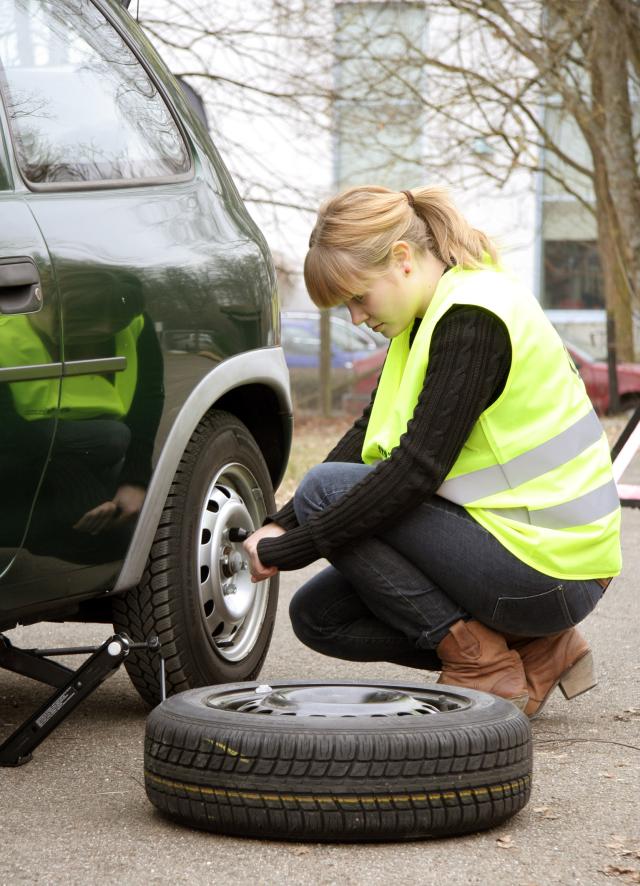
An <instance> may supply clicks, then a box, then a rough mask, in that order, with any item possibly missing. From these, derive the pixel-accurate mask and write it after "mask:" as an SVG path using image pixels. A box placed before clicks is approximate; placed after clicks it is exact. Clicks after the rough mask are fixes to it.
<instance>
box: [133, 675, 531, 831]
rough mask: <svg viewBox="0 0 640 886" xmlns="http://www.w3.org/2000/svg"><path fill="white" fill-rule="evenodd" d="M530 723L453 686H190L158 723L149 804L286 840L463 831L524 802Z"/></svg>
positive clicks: (153, 720) (158, 715) (151, 732)
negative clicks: (194, 687) (193, 687)
mask: <svg viewBox="0 0 640 886" xmlns="http://www.w3.org/2000/svg"><path fill="white" fill-rule="evenodd" d="M531 748H532V743H531V729H530V726H529V721H528V720H527V718H526V717H525V716H524V714H522V713H521V712H520V711H519V710H518V709H517V708H516V707H515V706H514V705H513V704H511V703H510V702H508V701H504V700H503V699H500V698H496V697H495V696H493V695H489V694H487V693H484V692H474V691H473V690H470V689H461V688H458V687H453V686H445V685H428V684H423V685H412V684H409V685H407V684H404V683H377V682H376V683H355V682H335V683H323V682H316V681H289V682H275V683H271V684H270V685H268V686H267V685H259V684H257V683H236V684H227V685H223V686H210V687H206V688H203V689H192V690H189V691H187V692H182V693H180V694H178V695H174V696H173V697H172V698H169V699H167V700H166V701H164V702H162V704H160V705H158V707H157V708H155V709H154V710H153V711H152V712H151V714H150V715H149V718H148V721H147V734H146V743H145V785H146V790H147V795H148V797H149V799H150V800H151V802H152V803H153V804H154V805H155V806H156V807H157V808H158V809H160V810H161V811H162V812H164V813H166V814H168V815H169V816H171V817H172V818H174V819H177V820H179V821H181V822H183V823H185V824H189V825H192V826H195V827H198V828H205V829H208V830H211V831H216V832H218V833H224V834H235V835H241V836H247V837H265V838H276V839H288V840H305V841H319V840H399V839H415V838H419V837H429V836H434V837H435V836H444V835H453V834H464V833H468V832H470V831H479V830H484V829H485V828H489V827H492V826H494V825H497V824H499V823H500V822H502V821H504V820H505V819H507V818H509V817H510V816H512V815H514V814H515V813H517V812H519V811H520V809H522V808H523V807H524V806H525V805H526V803H527V801H528V799H529V794H530V790H531V756H532V755H531Z"/></svg>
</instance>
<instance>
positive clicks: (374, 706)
mask: <svg viewBox="0 0 640 886" xmlns="http://www.w3.org/2000/svg"><path fill="white" fill-rule="evenodd" d="M204 704H205V705H206V706H207V707H210V708H215V709H216V710H226V711H233V712H234V713H239V714H247V715H252V716H257V715H262V716H277V717H322V718H328V717H331V718H336V717H337V718H341V719H342V718H347V717H349V718H359V719H373V718H377V717H385V718H395V717H407V716H411V717H422V716H425V715H434V714H443V713H451V712H452V711H461V710H466V709H467V708H469V707H470V705H471V700H470V699H468V698H466V697H465V696H464V695H453V694H452V693H449V692H447V691H446V690H444V689H443V690H440V689H437V690H431V689H424V690H422V689H417V688H416V687H402V686H399V687H388V686H379V685H376V684H373V683H360V684H343V683H325V684H318V685H312V686H296V685H295V684H279V685H277V686H270V685H268V684H263V685H261V686H257V687H249V688H247V689H232V690H229V691H228V692H223V693H220V694H218V695H210V696H208V697H207V698H205V699H204Z"/></svg>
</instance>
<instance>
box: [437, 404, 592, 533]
mask: <svg viewBox="0 0 640 886" xmlns="http://www.w3.org/2000/svg"><path fill="white" fill-rule="evenodd" d="M602 434H603V431H602V425H601V424H600V422H599V420H598V416H597V415H596V414H595V412H594V411H593V409H591V410H589V412H587V414H586V415H584V416H583V417H582V418H579V419H578V421H577V422H575V424H573V425H571V426H570V427H568V428H566V429H565V430H564V431H562V433H560V434H556V436H555V437H552V438H551V439H550V440H547V441H546V442H545V443H541V444H540V445H539V446H534V448H533V449H529V451H528V452H523V453H522V455H517V456H516V457H515V458H512V459H511V461H508V462H505V464H502V465H501V464H497V465H492V466H491V467H490V468H481V469H480V470H479V471H472V472H471V473H470V474H461V475H460V476H459V477H454V478H453V479H452V480H445V481H444V483H443V484H442V486H441V487H440V488H439V489H438V495H440V496H442V498H446V499H447V500H448V501H453V502H455V503H456V504H459V505H468V504H471V502H473V501H478V499H481V498H485V497H486V496H487V495H496V494H497V493H499V492H504V491H505V489H515V487H516V486H520V484H522V483H526V482H528V481H529V480H533V479H534V478H535V477H540V476H542V474H546V473H547V471H551V470H553V468H559V467H560V466H561V465H564V464H566V463H567V462H569V461H571V459H572V458H575V457H576V455H579V454H580V453H581V452H584V450H585V449H588V448H589V446H592V445H593V444H594V443H597V442H598V440H599V439H600V438H601V437H602ZM578 522H579V523H582V522H587V523H588V522H589V520H586V521H582V520H579V521H578ZM540 525H544V524H540Z"/></svg>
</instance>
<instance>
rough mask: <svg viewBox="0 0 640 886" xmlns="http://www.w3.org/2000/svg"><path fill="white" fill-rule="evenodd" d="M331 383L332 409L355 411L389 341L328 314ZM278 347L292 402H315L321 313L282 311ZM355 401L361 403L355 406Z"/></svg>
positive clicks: (307, 405) (370, 388) (300, 404)
mask: <svg viewBox="0 0 640 886" xmlns="http://www.w3.org/2000/svg"><path fill="white" fill-rule="evenodd" d="M330 322H331V386H332V391H333V406H334V408H336V409H344V408H345V407H346V408H348V409H349V411H360V409H361V408H362V407H364V406H365V405H366V404H367V403H368V402H369V399H370V397H371V392H372V391H373V389H374V387H375V384H376V381H377V378H378V376H379V374H380V371H381V368H382V364H383V363H384V359H385V356H386V352H387V347H388V342H387V340H386V339H384V338H382V343H381V341H380V338H381V337H380V336H378V335H376V334H375V333H373V332H372V331H371V330H369V329H367V328H366V327H362V326H354V325H353V323H351V322H350V321H349V320H346V319H345V318H344V317H340V316H336V315H335V314H334V313H332V314H331V321H330ZM281 326H282V346H283V348H284V353H285V358H286V361H287V366H288V367H289V372H290V376H291V388H292V392H293V396H294V399H295V402H296V405H297V406H298V407H299V408H301V409H304V408H317V406H318V405H319V396H320V395H319V371H320V315H319V313H318V312H317V311H285V312H283V313H282V317H281ZM359 404H360V407H359Z"/></svg>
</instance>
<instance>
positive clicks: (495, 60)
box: [142, 0, 640, 359]
mask: <svg viewBox="0 0 640 886" xmlns="http://www.w3.org/2000/svg"><path fill="white" fill-rule="evenodd" d="M407 7H412V8H414V9H415V10H417V11H418V12H419V13H420V14H421V16H422V20H423V21H424V22H426V21H427V19H428V20H429V22H430V25H429V41H427V42H425V41H423V40H422V34H421V33H419V32H418V31H417V30H416V31H414V32H413V33H412V32H411V31H407V28H406V27H402V26H401V25H399V24H398V22H399V19H398V18H397V16H396V17H395V18H394V15H393V13H394V11H395V12H399V11H400V10H402V9H403V8H407ZM239 9H241V15H238V10H239ZM142 12H143V14H144V13H146V17H143V19H142V22H143V25H144V26H145V28H146V29H147V31H148V32H149V33H150V34H151V35H152V36H153V38H154V39H155V40H157V41H159V42H160V43H162V44H164V46H165V47H166V48H167V49H168V50H169V51H171V52H172V53H173V58H174V59H175V60H176V62H177V64H174V69H175V70H176V72H177V73H180V74H182V75H183V76H186V77H188V78H191V79H193V81H194V84H195V85H196V86H197V87H199V88H203V90H204V93H205V96H206V98H207V100H208V103H209V107H210V108H212V114H211V119H212V122H213V129H214V135H215V137H216V140H217V141H218V142H219V144H220V146H221V148H222V151H223V154H225V155H226V156H227V157H235V164H234V169H233V171H234V174H235V175H236V177H237V178H238V179H239V180H240V182H241V185H242V188H243V191H244V196H245V198H246V199H247V200H249V201H254V202H255V203H260V204H262V205H263V206H271V207H272V209H273V212H274V213H278V212H279V211H280V210H281V209H290V208H292V207H294V208H295V207H297V208H299V209H301V210H302V211H304V212H306V213H309V212H312V211H313V209H314V208H315V206H316V205H317V201H318V196H319V192H320V191H321V189H322V188H321V185H318V183H317V182H306V181H304V180H301V179H300V178H296V177H295V176H294V174H293V171H292V172H291V173H289V172H288V171H285V172H284V173H282V172H281V173H280V175H279V176H278V174H277V171H276V170H275V168H274V167H272V166H271V163H270V159H271V158H270V157H269V156H268V153H265V152H264V146H263V145H262V144H261V143H251V142H249V143H247V141H246V140H243V139H241V138H239V137H238V136H234V134H233V132H234V130H233V128H232V127H229V126H226V121H227V119H228V118H237V117H238V115H239V114H241V115H244V117H245V120H246V119H247V118H249V119H250V120H252V121H253V122H254V124H255V126H256V127H257V128H259V127H260V126H262V125H263V124H264V125H267V124H268V125H269V126H271V127H272V128H273V129H278V128H283V127H286V129H287V131H288V132H291V133H293V134H294V137H296V138H301V137H304V139H305V140H306V143H307V144H308V146H309V151H310V152H312V151H313V150H314V149H315V145H316V144H320V145H323V146H324V147H323V150H325V151H326V148H327V145H328V142H327V139H328V137H329V136H328V133H330V132H332V131H333V132H334V133H335V132H336V125H337V123H339V125H340V126H342V127H343V131H344V118H345V113H344V112H345V109H346V119H347V120H350V121H352V122H353V129H354V138H355V140H356V142H357V140H358V138H361V137H362V138H364V137H365V136H363V135H362V133H365V134H366V133H368V135H369V137H370V138H371V139H373V140H375V139H376V138H377V137H379V139H380V141H384V144H385V151H383V152H378V155H377V156H375V157H374V156H373V154H371V157H372V159H371V164H370V167H369V174H368V177H369V179H370V180H372V179H374V178H377V179H378V180H380V179H383V180H384V178H385V177H387V178H388V176H389V164H393V163H395V162H398V163H399V164H400V168H404V169H405V171H406V170H407V169H411V168H412V166H411V163H408V164H407V159H408V158H407V151H408V150H409V149H410V141H411V139H408V140H407V142H406V144H403V142H402V140H401V139H400V140H397V139H396V140H395V141H394V140H392V139H387V140H386V141H385V138H384V137H385V132H386V133H388V132H389V131H390V130H391V129H394V131H395V132H399V131H401V130H402V128H403V127H404V128H405V129H406V131H407V132H409V133H411V132H412V130H411V121H412V120H415V118H416V114H417V113H418V110H419V113H420V115H421V117H420V121H421V126H422V127H423V129H424V131H425V132H426V133H427V138H426V140H425V141H424V144H423V145H422V156H421V161H420V166H419V169H420V170H421V175H420V178H418V176H417V174H416V176H415V178H414V180H413V181H408V182H405V184H404V185H403V186H410V185H412V184H417V183H418V181H419V180H420V179H425V178H434V177H435V178H438V179H445V180H447V181H449V182H451V183H452V184H456V185H462V186H464V187H467V188H468V187H477V186H479V185H482V186H484V187H485V189H486V186H487V185H490V186H491V187H492V188H493V189H497V190H501V189H505V188H507V187H508V186H511V184H512V183H513V181H514V179H516V178H517V177H518V176H521V175H522V174H524V173H532V174H544V176H546V178H547V180H548V181H551V182H553V183H554V185H555V186H556V187H558V188H562V189H563V190H564V192H565V193H566V194H568V195H569V196H570V197H571V198H572V199H573V200H574V201H576V203H577V205H579V206H581V207H582V208H583V210H584V211H585V212H586V213H590V214H592V216H593V217H594V218H595V220H596V223H597V239H598V247H599V254H600V260H601V265H602V269H603V280H604V293H605V302H606V307H607V312H608V315H609V317H610V318H611V320H612V321H613V323H612V326H613V325H614V326H615V340H613V339H612V342H611V344H614V343H615V344H616V345H617V353H618V356H619V358H620V359H633V357H634V341H633V323H632V316H633V313H634V312H637V311H638V307H639V300H640V175H639V172H638V166H639V164H638V153H639V143H638V128H639V127H638V114H637V113H636V117H635V120H634V108H635V109H636V111H637V107H638V104H639V97H640V7H639V6H638V3H637V0H518V2H517V3H508V2H506V0H505V2H503V0H415V2H410V3H402V2H380V3H377V4H376V3H359V2H351V3H349V2H340V0H338V2H336V3H333V2H330V0H316V2H313V3H311V2H309V0H266V2H263V3H249V2H245V3H243V4H240V6H238V5H237V4H232V3H231V2H230V0H229V2H228V3H225V2H221V3H217V4H210V3H209V2H203V0H176V2H173V3H172V4H171V5H170V7H168V11H167V12H166V13H165V12H164V11H163V13H162V14H161V15H157V16H152V15H151V13H150V11H148V12H147V11H146V10H145V7H144V6H143V8H142ZM365 12H366V13H367V14H366V15H365V14H364V13H365ZM349 13H350V14H352V16H354V17H356V18H358V17H359V19H360V25H359V28H360V30H359V31H358V30H357V29H356V30H354V29H353V28H351V30H349V31H348V38H349V39H343V40H341V39H340V34H341V32H342V33H344V28H345V21H347V20H348V14H349ZM385 29H386V30H385ZM336 62H338V63H339V69H340V70H341V71H342V72H345V71H347V72H348V73H347V75H346V76H343V77H341V78H336ZM202 84H204V87H203V86H202ZM338 113H342V114H343V117H342V118H341V119H340V120H338V116H337V115H338ZM564 120H570V121H571V122H572V125H573V126H574V127H576V128H577V131H578V132H579V133H580V135H581V137H582V139H583V141H584V144H585V145H586V154H585V156H584V157H583V156H579V155H577V154H576V153H575V152H573V151H571V150H568V149H567V146H566V143H565V142H564V141H563V139H562V137H561V128H562V127H561V125H560V122H561V121H564ZM559 121H560V122H559ZM245 131H246V130H245ZM376 133H377V134H378V135H377V136H376ZM414 141H415V139H414ZM362 153H363V154H365V153H366V152H365V151H363V152H362ZM403 162H404V163H405V166H404V167H402V163H403ZM411 162H413V160H412V161H411ZM413 168H415V169H417V168H418V167H416V166H415V163H414V166H413ZM267 173H268V174H267ZM342 183H344V182H342V181H340V180H339V177H338V180H337V181H336V180H334V185H335V184H342ZM308 219H309V217H308V216H307V217H306V221H308Z"/></svg>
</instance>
